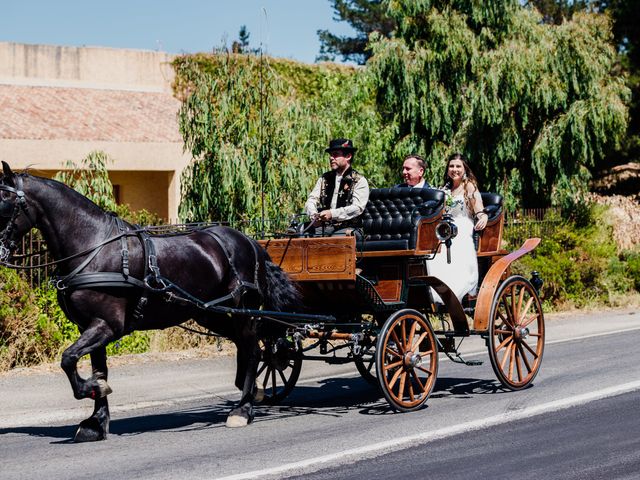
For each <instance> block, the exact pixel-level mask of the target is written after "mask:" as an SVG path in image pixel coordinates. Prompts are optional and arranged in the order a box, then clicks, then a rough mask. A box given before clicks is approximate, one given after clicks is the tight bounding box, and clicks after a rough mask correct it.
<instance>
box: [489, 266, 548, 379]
mask: <svg viewBox="0 0 640 480" xmlns="http://www.w3.org/2000/svg"><path fill="white" fill-rule="evenodd" d="M544 334H545V332H544V315H543V313H542V306H541V304H540V299H539V298H538V295H537V293H536V291H535V289H534V288H533V286H532V285H531V283H529V281H528V280H527V279H525V278H523V277H512V278H510V279H508V280H507V281H505V283H504V284H503V285H502V286H501V287H500V289H499V291H498V294H497V295H496V299H495V301H494V304H493V306H492V308H491V321H490V324H489V356H490V359H491V365H492V367H493V370H494V372H495V373H496V375H497V377H498V379H499V380H500V381H501V382H502V384H503V385H505V386H506V387H508V388H510V389H512V390H519V389H522V388H525V387H527V386H528V385H529V384H530V383H531V382H532V381H533V379H534V378H535V376H536V375H537V373H538V370H539V369H540V364H541V362H542V353H543V350H544Z"/></svg>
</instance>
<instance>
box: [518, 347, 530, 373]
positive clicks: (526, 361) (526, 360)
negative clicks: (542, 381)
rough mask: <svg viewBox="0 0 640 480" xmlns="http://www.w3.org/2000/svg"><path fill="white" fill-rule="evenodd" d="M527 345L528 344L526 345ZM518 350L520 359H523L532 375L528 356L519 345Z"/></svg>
mask: <svg viewBox="0 0 640 480" xmlns="http://www.w3.org/2000/svg"><path fill="white" fill-rule="evenodd" d="M525 345H526V344H525ZM518 349H519V350H520V357H522V361H523V363H524V366H525V367H527V373H531V370H532V369H531V365H530V364H529V360H528V359H527V354H526V353H525V351H524V350H523V349H522V345H518Z"/></svg>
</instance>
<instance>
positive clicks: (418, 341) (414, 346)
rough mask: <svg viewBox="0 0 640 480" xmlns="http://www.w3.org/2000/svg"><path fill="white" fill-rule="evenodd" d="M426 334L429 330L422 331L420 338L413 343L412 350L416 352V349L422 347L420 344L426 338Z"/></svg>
mask: <svg viewBox="0 0 640 480" xmlns="http://www.w3.org/2000/svg"><path fill="white" fill-rule="evenodd" d="M426 336H427V332H422V334H421V335H420V336H419V337H418V340H416V341H415V342H413V343H412V344H411V347H410V350H411V351H412V352H415V351H416V350H418V349H419V348H420V344H421V343H422V341H423V340H424V339H425V337H426Z"/></svg>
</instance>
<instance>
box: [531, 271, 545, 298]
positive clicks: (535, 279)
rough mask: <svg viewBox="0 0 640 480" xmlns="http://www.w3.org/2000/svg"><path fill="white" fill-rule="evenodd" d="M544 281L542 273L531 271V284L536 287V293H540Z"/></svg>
mask: <svg viewBox="0 0 640 480" xmlns="http://www.w3.org/2000/svg"><path fill="white" fill-rule="evenodd" d="M543 283H544V280H542V278H540V273H538V272H537V271H536V270H534V271H533V272H531V285H533V288H535V289H536V293H538V294H539V293H540V289H541V288H542V284H543Z"/></svg>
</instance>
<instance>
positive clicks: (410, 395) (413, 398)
mask: <svg viewBox="0 0 640 480" xmlns="http://www.w3.org/2000/svg"><path fill="white" fill-rule="evenodd" d="M415 399H416V397H415V395H414V393H413V382H412V381H411V378H409V400H410V401H412V402H413V401H415Z"/></svg>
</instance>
